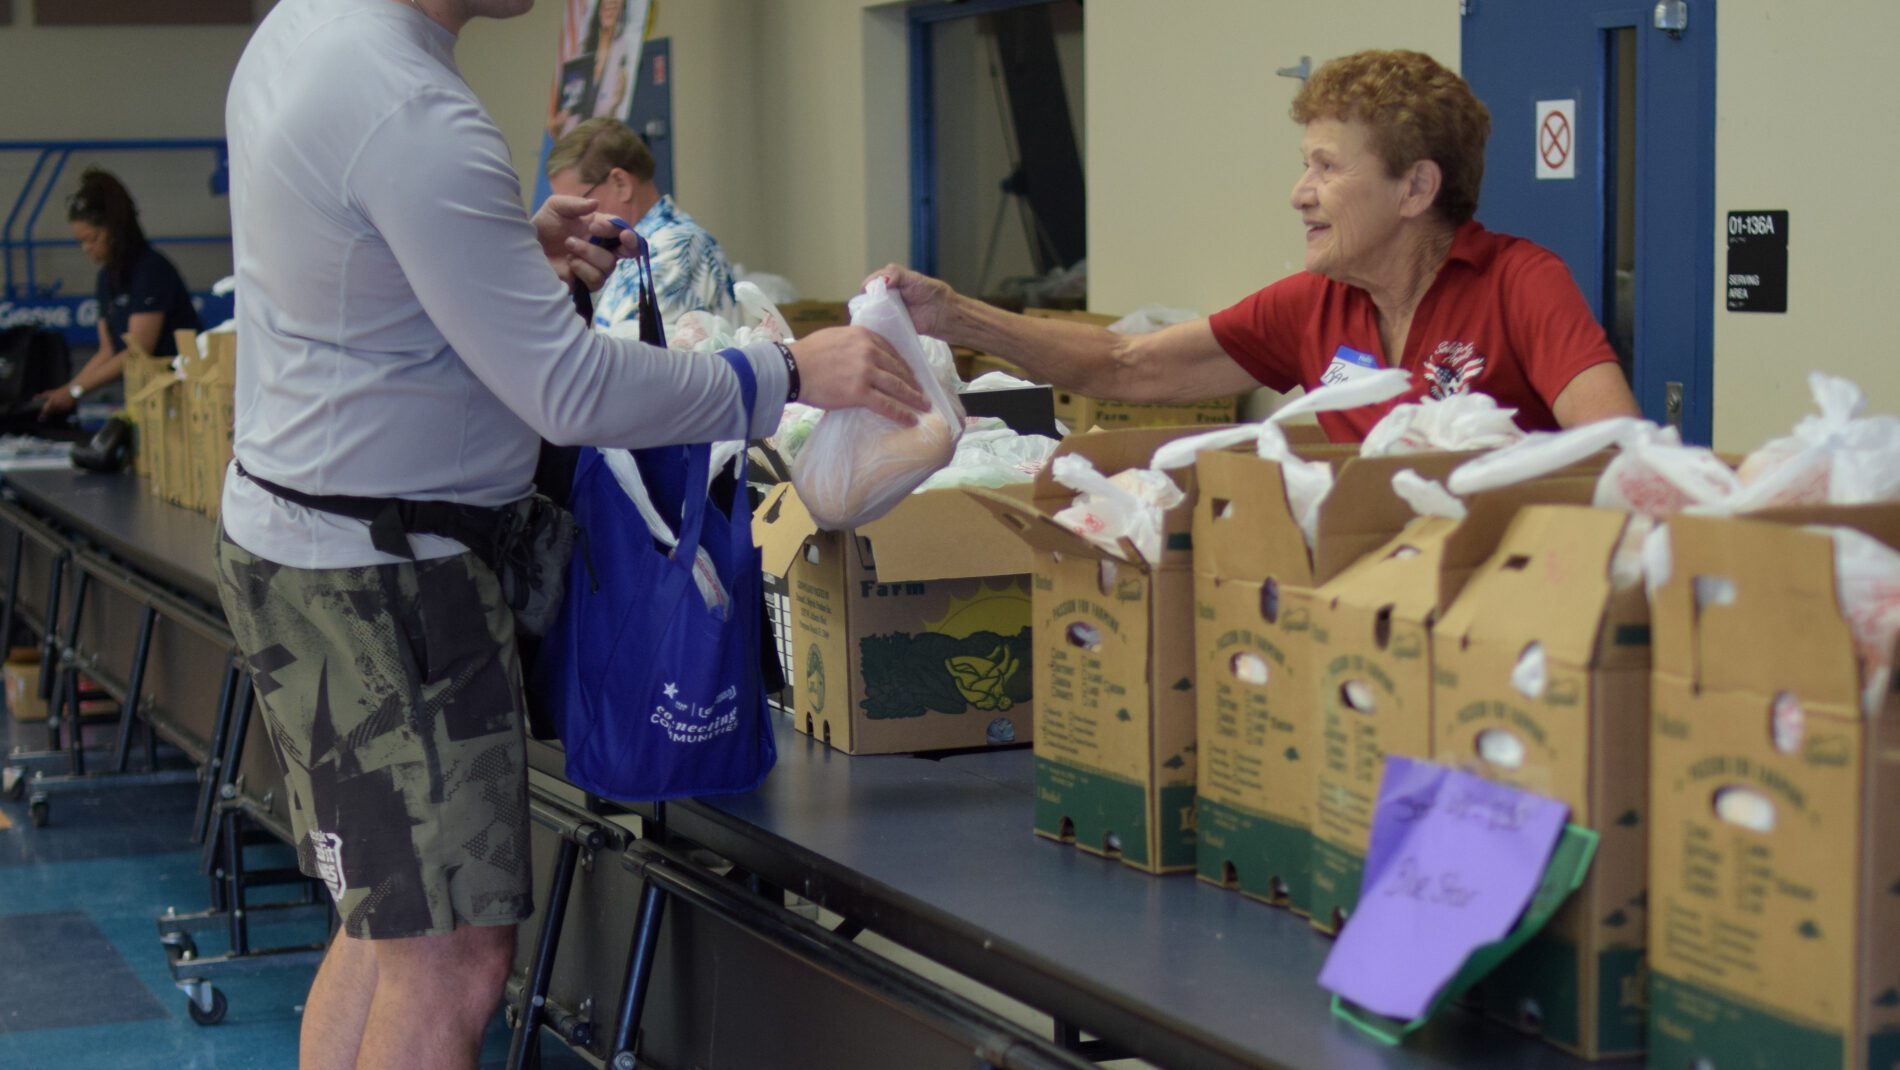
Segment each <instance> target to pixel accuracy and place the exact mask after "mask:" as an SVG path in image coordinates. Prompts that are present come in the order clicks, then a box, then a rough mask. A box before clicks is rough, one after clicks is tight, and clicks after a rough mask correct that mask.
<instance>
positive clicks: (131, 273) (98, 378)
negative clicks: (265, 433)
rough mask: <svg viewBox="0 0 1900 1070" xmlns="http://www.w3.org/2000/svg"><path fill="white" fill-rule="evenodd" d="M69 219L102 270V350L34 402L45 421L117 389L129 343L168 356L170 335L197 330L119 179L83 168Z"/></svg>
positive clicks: (173, 273) (172, 350)
mask: <svg viewBox="0 0 1900 1070" xmlns="http://www.w3.org/2000/svg"><path fill="white" fill-rule="evenodd" d="M66 218H67V220H68V221H69V222H71V223H72V227H73V237H75V238H78V239H79V247H80V248H81V249H82V250H84V251H85V254H86V255H87V256H88V257H90V258H91V260H92V262H93V263H95V264H98V265H99V284H98V290H97V292H98V297H99V351H98V352H97V353H94V354H93V355H92V359H91V360H88V361H86V363H85V366H84V367H81V368H80V369H79V372H78V374H76V375H74V376H73V377H72V380H71V381H70V382H68V383H66V384H65V385H64V386H58V387H54V388H53V389H51V390H48V391H45V392H44V393H41V394H40V395H39V396H38V397H36V398H35V399H34V400H36V401H38V402H39V403H40V419H42V420H56V419H62V418H64V417H65V416H66V414H67V413H70V412H72V411H73V409H74V408H76V407H77V406H78V405H79V399H80V398H82V397H84V396H85V395H87V394H89V393H92V392H93V391H96V390H98V389H99V388H100V387H103V386H106V385H108V384H110V383H115V382H117V381H118V379H119V374H120V372H121V371H122V369H123V368H124V366H125V351H126V344H127V343H128V342H130V343H132V344H135V345H137V346H138V347H139V348H140V349H142V350H144V351H145V352H147V353H150V354H152V355H154V356H160V357H168V356H173V355H176V354H177V352H178V343H177V341H176V340H175V338H174V337H173V334H174V332H176V331H179V330H197V329H198V313H197V311H196V310H195V309H193V308H192V307H191V294H190V293H189V292H188V291H187V290H186V289H185V280H184V277H183V276H182V275H180V274H178V269H177V268H176V267H174V266H173V265H172V262H171V261H170V260H167V259H165V257H164V255H163V254H161V253H160V252H159V251H158V250H156V249H154V248H152V246H151V244H150V243H148V242H147V241H146V240H145V231H144V230H143V229H142V228H141V227H140V226H139V210H138V206H137V205H135V204H133V203H132V195H131V194H130V193H127V192H126V190H125V186H124V185H122V184H121V183H120V182H119V180H118V179H117V178H114V177H113V176H112V175H111V174H110V173H108V172H106V171H101V170H99V169H98V168H96V167H89V168H87V169H86V172H85V173H84V174H83V175H81V176H79V191H78V192H77V193H74V194H73V195H72V198H71V199H70V200H68V201H67V202H66Z"/></svg>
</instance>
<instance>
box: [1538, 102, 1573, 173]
mask: <svg viewBox="0 0 1900 1070" xmlns="http://www.w3.org/2000/svg"><path fill="white" fill-rule="evenodd" d="M1537 177H1538V178H1575V177H1577V102H1576V101H1574V100H1540V101H1538V102H1537Z"/></svg>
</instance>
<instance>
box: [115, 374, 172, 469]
mask: <svg viewBox="0 0 1900 1070" xmlns="http://www.w3.org/2000/svg"><path fill="white" fill-rule="evenodd" d="M122 374H123V376H124V378H125V408H126V414H127V415H128V416H130V417H131V419H132V423H133V425H134V426H135V427H136V428H137V429H138V435H137V442H136V445H137V447H138V448H137V449H135V450H134V451H133V457H132V467H133V471H135V472H137V473H138V474H139V475H140V476H143V477H144V478H145V479H147V480H148V481H150V483H151V484H152V485H151V486H150V487H149V488H148V489H150V490H151V492H152V493H153V494H155V495H159V496H161V497H162V496H163V494H162V493H161V491H160V489H159V487H158V485H157V484H158V483H159V482H161V481H162V480H163V478H164V470H165V464H164V461H165V430H164V428H165V411H166V406H167V403H168V401H169V398H167V397H165V396H164V394H165V393H167V392H169V391H170V390H172V389H173V388H172V387H170V386H168V385H167V383H168V382H176V381H177V376H176V375H174V374H173V373H172V362H171V361H169V360H166V359H164V358H162V357H154V356H151V355H149V354H147V353H144V352H142V351H140V350H139V348H138V347H137V346H136V345H134V344H131V343H128V344H127V346H126V355H125V369H124V372H123V373H122Z"/></svg>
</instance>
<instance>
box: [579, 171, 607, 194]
mask: <svg viewBox="0 0 1900 1070" xmlns="http://www.w3.org/2000/svg"><path fill="white" fill-rule="evenodd" d="M608 174H610V175H611V174H612V172H611V171H610V172H608ZM606 184H607V180H606V179H604V178H603V179H601V180H600V181H599V182H596V183H594V184H593V185H591V186H589V187H587V188H586V189H584V190H582V191H581V199H582V200H586V199H587V198H588V197H591V196H593V193H594V191H595V190H597V189H599V188H600V187H602V186H604V185H606Z"/></svg>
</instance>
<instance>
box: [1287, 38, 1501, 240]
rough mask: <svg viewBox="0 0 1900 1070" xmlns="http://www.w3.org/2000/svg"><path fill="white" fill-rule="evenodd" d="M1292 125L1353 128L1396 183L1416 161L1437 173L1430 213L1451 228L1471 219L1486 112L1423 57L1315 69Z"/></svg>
mask: <svg viewBox="0 0 1900 1070" xmlns="http://www.w3.org/2000/svg"><path fill="white" fill-rule="evenodd" d="M1292 115H1293V121H1294V122H1296V123H1299V124H1300V125H1301V126H1305V125H1306V124H1307V123H1310V122H1312V121H1313V120H1315V119H1335V120H1338V121H1340V122H1360V123H1364V124H1365V125H1367V126H1368V127H1371V129H1372V144H1373V147H1374V148H1375V149H1376V150H1377V151H1378V153H1379V156H1380V158H1381V159H1383V160H1384V161H1385V166H1386V170H1387V172H1388V173H1389V174H1391V175H1392V177H1394V178H1397V177H1398V176H1399V175H1401V174H1403V173H1404V172H1405V169H1406V168H1408V167H1410V166H1412V164H1414V163H1416V162H1417V161H1419V160H1431V161H1432V162H1434V163H1436V164H1437V165H1438V168H1439V170H1440V171H1441V172H1443V174H1444V184H1443V186H1442V187H1441V188H1440V189H1439V191H1438V200H1437V202H1436V203H1435V204H1434V207H1435V208H1436V209H1437V210H1438V211H1439V213H1440V214H1442V215H1443V216H1444V217H1445V218H1446V219H1447V220H1449V221H1450V222H1451V224H1452V225H1453V226H1457V225H1459V224H1461V223H1464V222H1465V221H1466V220H1469V219H1470V218H1471V217H1472V216H1474V215H1476V214H1477V213H1478V189H1479V187H1480V186H1482V185H1483V184H1484V144H1485V142H1486V141H1487V140H1489V139H1490V137H1491V112H1490V110H1489V109H1488V108H1486V107H1485V106H1484V102H1483V101H1480V100H1479V99H1478V98H1477V96H1476V95H1475V94H1473V93H1472V92H1471V86H1469V85H1467V84H1466V83H1465V80H1464V79H1463V78H1460V77H1458V75H1457V74H1456V73H1454V72H1453V71H1451V70H1450V69H1449V68H1447V67H1445V66H1444V65H1443V64H1441V63H1439V62H1438V61H1437V60H1435V59H1433V58H1432V57H1430V56H1428V55H1426V54H1425V53H1423V52H1405V51H1383V50H1377V49H1375V50H1370V51H1366V52H1355V53H1353V54H1352V55H1350V56H1341V57H1339V58H1338V59H1335V60H1330V61H1328V62H1326V63H1324V64H1321V65H1320V68H1319V70H1316V71H1314V72H1313V74H1312V77H1310V78H1308V79H1307V80H1306V84H1305V85H1304V86H1303V87H1301V89H1300V92H1299V94H1298V95H1297V96H1295V97H1294V98H1293V109H1292Z"/></svg>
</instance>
